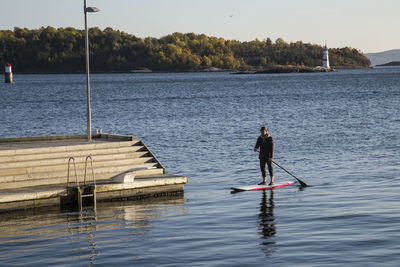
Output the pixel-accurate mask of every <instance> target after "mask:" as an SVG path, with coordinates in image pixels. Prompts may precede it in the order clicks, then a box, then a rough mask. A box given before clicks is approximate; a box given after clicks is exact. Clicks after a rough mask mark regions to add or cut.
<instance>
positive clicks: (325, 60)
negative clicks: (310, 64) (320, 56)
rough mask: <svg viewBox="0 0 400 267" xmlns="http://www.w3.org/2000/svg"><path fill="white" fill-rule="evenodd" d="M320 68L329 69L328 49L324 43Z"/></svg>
mask: <svg viewBox="0 0 400 267" xmlns="http://www.w3.org/2000/svg"><path fill="white" fill-rule="evenodd" d="M322 67H323V68H324V69H330V66H329V53H328V47H327V45H326V43H325V47H324V60H323V62H322Z"/></svg>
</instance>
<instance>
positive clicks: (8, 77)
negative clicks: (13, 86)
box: [4, 63, 13, 83]
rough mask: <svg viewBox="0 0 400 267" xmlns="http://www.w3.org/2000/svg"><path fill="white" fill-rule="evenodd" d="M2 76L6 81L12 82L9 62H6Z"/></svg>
mask: <svg viewBox="0 0 400 267" xmlns="http://www.w3.org/2000/svg"><path fill="white" fill-rule="evenodd" d="M4 78H5V82H6V83H12V82H13V73H12V66H11V64H10V63H7V64H6V66H5V71H4Z"/></svg>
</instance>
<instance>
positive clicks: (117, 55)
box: [0, 27, 370, 73]
mask: <svg viewBox="0 0 400 267" xmlns="http://www.w3.org/2000/svg"><path fill="white" fill-rule="evenodd" d="M89 38H90V55H91V70H92V71H93V72H129V71H133V70H147V69H150V70H153V71H202V70H205V69H213V68H218V69H224V70H262V69H265V68H269V67H271V66H276V65H293V66H305V67H316V66H320V65H321V64H322V54H323V47H322V46H320V45H315V44H309V43H303V42H301V41H298V42H295V43H287V42H285V41H284V40H283V39H281V38H278V39H277V40H276V41H275V42H273V41H271V39H269V38H267V39H266V40H263V41H260V40H257V39H256V40H254V41H250V42H240V41H236V40H224V39H223V38H218V37H210V36H206V35H205V34H194V33H186V34H183V33H173V34H170V35H167V36H164V37H161V38H159V39H158V38H152V37H147V38H144V39H142V38H138V37H136V36H134V35H132V34H128V33H125V32H121V31H118V30H113V29H111V28H106V29H104V30H100V29H99V28H92V29H90V32H89ZM329 53H330V63H331V67H333V68H360V67H361V68H362V67H368V66H369V65H370V61H369V60H368V58H366V57H365V56H364V55H363V54H362V53H361V52H360V51H359V50H357V49H354V48H350V47H344V48H332V49H329ZM84 54H85V49H84V32H83V31H82V30H78V29H75V28H58V29H55V28H53V27H46V28H45V27H42V28H40V29H35V30H29V29H26V28H24V29H22V28H15V29H14V31H10V30H5V31H0V61H1V62H3V64H4V63H6V62H10V63H11V64H12V65H13V69H14V71H15V72H20V73H21V72H25V73H65V72H69V73H76V72H84V71H85V56H84Z"/></svg>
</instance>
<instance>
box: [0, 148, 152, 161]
mask: <svg viewBox="0 0 400 267" xmlns="http://www.w3.org/2000/svg"><path fill="white" fill-rule="evenodd" d="M141 151H142V152H143V151H146V148H145V147H144V146H127V147H117V148H103V149H91V150H76V151H68V152H49V153H42V154H39V153H34V154H22V155H14V156H0V164H2V163H8V162H22V161H33V160H44V159H56V158H67V159H68V158H69V157H86V156H88V155H91V156H92V157H93V156H98V155H107V154H123V153H134V152H141Z"/></svg>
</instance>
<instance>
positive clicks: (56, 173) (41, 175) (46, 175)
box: [0, 162, 158, 183]
mask: <svg viewBox="0 0 400 267" xmlns="http://www.w3.org/2000/svg"><path fill="white" fill-rule="evenodd" d="M157 166H158V163H156V162H151V163H136V164H128V165H116V166H105V167H96V165H94V171H95V175H96V176H97V174H101V173H108V172H123V171H126V170H129V169H132V168H137V167H157ZM90 173H91V169H90V166H89V167H88V174H90ZM67 174H68V173H67V168H65V169H64V170H57V169H55V170H51V171H50V170H48V171H45V172H34V173H24V174H15V175H3V176H0V183H8V182H16V181H23V180H26V181H29V180H34V179H50V178H53V177H67ZM77 174H78V177H80V176H83V175H84V168H80V169H79V170H77ZM74 175H75V172H74V170H73V169H71V172H70V176H71V177H73V176H74ZM74 179H75V177H74Z"/></svg>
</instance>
